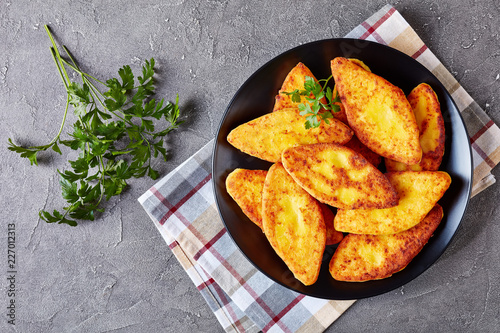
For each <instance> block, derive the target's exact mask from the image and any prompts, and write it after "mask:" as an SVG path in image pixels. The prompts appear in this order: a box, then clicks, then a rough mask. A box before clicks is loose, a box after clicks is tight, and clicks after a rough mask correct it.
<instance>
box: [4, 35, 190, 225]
mask: <svg viewBox="0 0 500 333" xmlns="http://www.w3.org/2000/svg"><path fill="white" fill-rule="evenodd" d="M45 30H46V31H47V34H48V36H49V38H50V41H51V43H52V47H51V52H52V57H53V59H54V62H55V64H56V67H57V70H58V72H59V75H60V76H61V79H62V82H63V84H64V87H65V88H66V92H67V99H66V107H65V110H64V114H63V119H62V123H61V126H60V128H59V132H58V133H57V134H56V136H55V137H54V139H52V141H50V142H49V143H48V144H46V145H43V146H34V147H21V146H18V145H16V144H14V143H13V142H12V140H11V139H10V138H9V147H8V149H9V150H12V151H14V152H16V153H19V154H21V157H25V158H28V159H29V160H30V162H31V165H33V164H36V165H38V162H37V154H38V153H39V152H41V151H45V150H48V149H49V148H50V149H52V150H54V151H55V152H57V153H59V154H62V153H61V150H60V145H63V146H67V147H70V148H71V149H73V150H77V151H79V152H80V153H79V156H78V158H77V159H76V160H74V161H69V164H70V165H71V170H64V171H63V172H61V171H59V170H57V172H58V173H59V175H60V184H61V188H62V197H63V198H64V199H65V200H66V201H67V202H68V205H67V206H66V207H64V208H63V210H62V212H60V211H57V210H54V211H53V212H52V213H50V212H48V211H44V210H42V211H40V213H39V215H40V218H41V219H43V220H44V221H46V222H48V223H65V224H68V225H71V226H76V225H77V222H76V220H91V221H93V220H94V219H95V217H96V213H97V212H103V211H104V209H103V208H102V207H101V204H102V202H103V199H106V200H109V199H110V198H111V197H113V196H115V195H119V194H120V193H121V192H122V191H123V189H124V188H125V187H126V186H127V182H126V181H127V179H130V178H132V177H135V178H139V177H143V176H145V175H148V176H149V177H151V178H152V179H157V178H158V176H159V174H158V171H156V170H155V169H153V168H152V166H151V160H152V158H156V157H158V156H161V157H162V158H163V159H164V160H166V159H167V150H166V148H165V147H164V146H163V138H164V137H165V136H166V135H167V134H168V133H170V132H171V131H172V130H174V129H176V128H177V127H179V125H180V124H181V123H182V121H179V96H177V98H176V101H175V104H173V103H171V102H165V101H164V99H161V100H160V101H157V100H155V99H154V98H153V97H152V96H153V95H154V93H155V91H154V78H153V75H154V74H155V71H154V65H155V61H154V59H153V58H151V60H149V61H147V60H146V62H145V65H144V66H142V76H138V77H137V81H138V82H136V81H135V77H134V74H133V73H132V70H131V68H130V66H123V67H122V68H120V69H119V71H118V76H119V78H111V79H109V80H107V81H106V82H101V81H99V80H98V79H96V78H94V77H92V76H91V75H89V74H87V73H85V72H83V71H82V70H81V69H80V67H79V66H78V65H77V63H76V62H75V60H74V59H73V58H72V56H71V54H70V53H69V51H68V50H67V49H66V47H64V46H62V49H63V50H64V53H65V56H66V58H63V57H62V56H61V54H60V52H59V49H58V47H57V46H56V43H55V41H54V39H53V37H52V34H51V33H50V30H49V28H48V27H47V26H45ZM68 70H72V71H74V72H76V73H77V74H79V76H80V78H81V83H77V82H73V81H71V79H70V77H69V75H68V72H67V71H68ZM99 87H101V90H100V88H99ZM101 91H104V92H101ZM70 105H71V106H72V107H73V108H74V112H75V115H76V116H77V117H78V120H77V121H76V122H75V123H74V124H73V132H72V133H69V136H70V138H69V139H67V140H63V139H62V138H61V134H62V132H63V128H64V125H65V122H66V116H67V114H68V109H69V106H70ZM153 119H156V120H158V121H159V120H160V119H164V120H165V121H166V124H165V125H163V128H162V129H161V130H155V123H154V121H153Z"/></svg>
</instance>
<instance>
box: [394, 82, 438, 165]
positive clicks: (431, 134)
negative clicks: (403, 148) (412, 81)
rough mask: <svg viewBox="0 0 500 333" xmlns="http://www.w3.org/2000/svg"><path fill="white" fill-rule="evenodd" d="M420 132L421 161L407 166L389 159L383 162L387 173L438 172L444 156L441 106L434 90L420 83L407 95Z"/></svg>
mask: <svg viewBox="0 0 500 333" xmlns="http://www.w3.org/2000/svg"><path fill="white" fill-rule="evenodd" d="M408 102H410V105H411V107H412V109H413V113H414V114H415V119H416V120H417V124H418V128H419V130H420V146H421V147H422V160H421V161H420V163H418V164H413V165H407V164H403V163H401V162H396V161H393V160H391V159H386V160H385V166H386V168H387V171H404V170H413V171H421V170H430V171H434V170H439V166H440V165H441V161H442V159H443V155H444V135H445V133H444V119H443V115H442V114H441V105H440V104H439V100H438V97H437V95H436V93H435V92H434V90H432V88H431V87H430V86H429V85H428V84H427V83H421V84H419V85H418V86H417V87H416V88H415V89H413V90H412V91H411V93H410V94H409V95H408Z"/></svg>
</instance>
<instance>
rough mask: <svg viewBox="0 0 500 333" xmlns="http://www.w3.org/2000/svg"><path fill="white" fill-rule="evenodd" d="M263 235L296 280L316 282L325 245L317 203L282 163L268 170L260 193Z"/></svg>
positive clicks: (322, 221)
mask: <svg viewBox="0 0 500 333" xmlns="http://www.w3.org/2000/svg"><path fill="white" fill-rule="evenodd" d="M262 222H263V229H264V233H265V235H266V237H267V239H268V240H269V243H270V244H271V246H272V247H273V249H274V250H275V251H276V253H277V254H278V256H279V257H280V258H281V259H283V261H284V262H285V264H286V265H287V266H288V268H289V269H290V271H292V273H293V275H294V276H295V278H297V280H299V281H300V282H302V283H303V284H304V285H306V286H308V285H311V284H313V283H314V282H316V280H317V278H318V274H319V270H320V267H321V261H322V258H323V252H324V250H325V243H326V227H325V222H324V220H323V213H322V211H321V208H320V206H319V203H318V202H317V200H315V199H314V198H313V197H311V196H310V195H309V193H307V192H306V191H304V190H303V189H302V188H301V187H300V186H299V185H298V184H297V183H295V181H294V180H293V178H292V177H291V176H290V175H289V174H288V173H287V172H286V170H285V168H283V166H282V165H281V163H276V164H274V165H272V166H271V168H270V169H269V172H268V174H267V177H266V180H265V182H264V189H263V192H262Z"/></svg>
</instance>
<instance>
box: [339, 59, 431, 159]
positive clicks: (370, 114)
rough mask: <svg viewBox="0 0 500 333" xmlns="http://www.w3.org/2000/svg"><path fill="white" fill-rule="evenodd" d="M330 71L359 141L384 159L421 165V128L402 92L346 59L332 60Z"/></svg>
mask: <svg viewBox="0 0 500 333" xmlns="http://www.w3.org/2000/svg"><path fill="white" fill-rule="evenodd" d="M331 69H332V74H333V77H334V79H335V84H336V87H337V90H338V92H339V96H340V99H341V101H342V104H343V105H344V107H345V111H346V115H347V120H348V122H349V125H350V127H351V128H352V129H353V130H354V132H355V133H356V136H357V137H358V139H359V140H360V141H361V142H362V143H363V144H364V145H366V146H367V147H368V148H370V149H371V150H373V151H374V152H376V153H377V154H379V155H381V156H383V157H386V158H390V159H393V160H397V161H400V162H403V163H406V164H416V163H418V162H419V161H420V159H421V157H422V149H421V147H420V142H419V131H418V126H417V123H416V120H415V115H414V114H413V111H412V109H411V106H410V104H409V103H408V101H407V99H406V96H405V95H404V93H403V91H402V90H401V89H400V88H398V87H396V86H394V85H393V84H391V83H390V82H389V81H387V80H385V79H384V78H382V77H380V76H378V75H376V74H373V73H371V72H369V71H367V70H365V69H363V68H361V67H360V66H358V65H356V64H354V63H353V62H351V61H349V60H348V59H346V58H341V57H338V58H335V59H333V60H332V61H331Z"/></svg>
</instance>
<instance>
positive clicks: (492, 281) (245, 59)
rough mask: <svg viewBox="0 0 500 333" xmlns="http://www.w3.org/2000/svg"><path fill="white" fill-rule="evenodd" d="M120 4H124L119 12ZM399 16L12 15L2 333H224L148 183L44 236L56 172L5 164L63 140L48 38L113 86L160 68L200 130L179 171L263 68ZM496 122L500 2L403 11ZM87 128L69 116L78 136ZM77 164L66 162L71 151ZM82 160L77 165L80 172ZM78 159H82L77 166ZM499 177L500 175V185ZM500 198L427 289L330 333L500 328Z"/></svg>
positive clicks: (178, 136)
mask: <svg viewBox="0 0 500 333" xmlns="http://www.w3.org/2000/svg"><path fill="white" fill-rule="evenodd" d="M118 3H119V4H118ZM385 4H386V2H385V1H380V0H377V1H375V0H374V1H359V0H350V1H345V2H344V1H335V0H328V1H325V0H321V1H310V2H308V1H284V0H275V1H267V2H260V1H259V2H249V1H241V0H236V1H209V0H185V1H184V0H177V1H150V0H149V1H148V0H144V1H140V0H139V1H129V0H124V1H120V2H111V1H109V2H106V1H91V0H81V1H76V0H74V1H56V0H46V1H41V0H39V1H27V0H24V1H10V0H1V1H0V111H1V112H0V126H1V130H0V143H1V144H2V147H1V149H0V156H1V159H0V181H1V199H0V200H1V208H2V223H1V228H0V238H1V239H2V241H1V242H0V244H2V245H0V253H4V254H3V255H2V256H1V258H0V267H2V269H0V280H2V281H3V282H2V283H1V286H0V288H1V289H0V295H1V296H0V309H4V310H1V311H0V314H1V315H0V331H1V332H14V331H16V329H17V332H110V331H113V332H186V333H187V332H221V331H222V329H221V328H220V327H219V325H218V322H217V320H216V319H215V317H214V316H213V314H212V313H211V312H210V310H209V309H208V307H207V306H206V304H205V303H204V301H203V299H202V298H201V297H200V296H199V295H198V292H197V291H196V288H195V287H194V286H193V285H192V283H191V281H190V280H189V278H188V277H187V275H186V274H185V273H184V272H183V270H182V268H181V267H180V265H179V264H178V263H177V261H176V260H175V258H174V257H173V256H172V254H171V253H170V251H169V249H168V248H167V246H166V245H165V244H164V242H163V240H162V238H161V237H160V235H159V233H158V232H157V231H156V229H155V228H154V226H153V224H152V223H151V221H150V220H149V218H148V217H147V215H146V213H145V212H144V211H143V210H142V208H141V207H140V205H139V204H138V203H137V201H136V199H137V198H138V197H139V196H140V195H141V194H142V193H143V192H144V191H146V190H147V189H148V188H149V187H150V186H151V185H152V184H153V183H154V182H153V181H152V180H150V179H140V180H134V181H132V182H131V187H130V189H129V190H128V191H126V193H124V194H122V195H121V196H120V197H119V198H118V199H116V200H112V201H111V202H109V204H108V206H107V211H106V213H105V214H104V216H103V217H102V218H101V219H99V220H98V221H95V222H93V223H82V224H81V225H79V226H78V227H76V228H70V227H67V226H65V225H49V224H46V223H45V222H43V221H40V220H39V219H38V216H37V212H38V211H39V210H40V209H53V208H56V207H61V205H62V202H61V199H59V191H60V189H59V185H58V177H57V175H56V173H55V169H56V168H64V167H65V161H66V158H67V156H66V155H63V156H59V155H54V154H45V155H44V156H43V158H41V163H40V166H38V167H32V166H30V165H29V162H28V161H27V160H21V159H20V158H19V157H18V156H17V155H16V154H14V153H12V152H10V151H7V149H6V143H7V138H9V137H10V138H13V139H14V140H15V141H17V142H20V143H27V144H41V143H44V142H47V141H49V140H50V139H51V138H52V136H53V135H54V134H55V133H56V132H57V129H58V126H59V121H60V116H61V114H62V111H63V108H64V103H65V95H64V88H63V86H62V84H61V82H60V79H59V77H58V75H57V73H56V70H55V67H54V63H53V62H52V59H51V56H50V52H49V46H50V42H49V40H48V38H47V36H46V34H45V31H44V29H43V25H44V24H49V25H50V26H51V27H52V29H53V31H54V34H55V36H56V37H57V40H58V41H60V42H63V43H64V44H65V45H67V46H68V48H69V49H70V50H71V51H72V52H73V54H74V56H75V57H76V59H78V60H79V62H80V64H81V66H82V67H83V69H85V70H86V71H87V72H89V73H93V74H95V75H96V76H98V77H99V78H108V77H111V76H112V75H115V73H116V71H117V69H118V68H119V67H121V66H122V65H125V64H131V65H132V67H133V68H134V69H136V70H137V69H138V68H139V66H140V64H142V63H143V61H144V60H145V59H149V58H151V57H155V59H156V60H157V65H158V66H157V67H158V69H159V74H160V75H159V76H158V78H159V82H158V91H159V93H160V94H161V95H163V96H166V97H167V98H168V99H171V100H172V99H174V98H175V95H176V93H179V94H180V98H181V103H182V109H183V111H184V113H183V117H184V118H185V119H186V123H185V125H184V126H182V128H181V129H180V130H179V131H177V132H175V133H172V135H170V137H169V140H168V147H169V149H170V152H171V158H170V160H169V161H168V162H167V163H159V162H157V164H159V165H158V166H159V168H160V170H161V171H162V174H166V173H168V171H170V170H172V169H173V168H175V167H176V166H177V165H179V164H180V163H181V162H182V161H184V160H185V159H186V158H188V157H189V156H190V155H191V154H193V153H194V152H195V151H197V150H198V149H199V148H201V147H202V146H203V145H204V144H205V143H206V142H208V141H209V140H210V139H211V138H213V137H214V135H215V133H216V130H217V126H218V124H219V121H220V119H221V116H222V114H223V111H224V110H225V107H226V105H227V104H228V103H229V101H230V99H231V97H232V95H233V94H234V93H235V92H236V90H237V89H238V87H239V86H240V85H241V84H242V83H243V82H244V81H245V80H246V78H247V77H248V76H249V75H251V74H252V73H253V72H254V71H255V70H256V69H257V68H259V67H260V66H261V65H262V64H264V63H265V62H267V61H268V60H270V59H271V58H273V57H274V56H276V55H278V54H280V53H281V52H283V51H285V50H287V49H289V48H292V47H294V46H297V45H299V44H301V43H305V42H309V41H314V40H317V39H324V38H330V37H342V36H344V35H345V34H346V33H347V32H349V31H350V30H351V29H352V28H353V27H355V26H356V25H357V24H359V23H360V22H362V21H363V20H364V19H366V18H367V17H369V16H370V15H371V14H372V13H373V12H375V11H377V10H378V9H380V8H381V7H382V6H383V5H385ZM392 4H393V5H394V6H395V7H396V8H397V9H398V10H399V11H400V12H401V13H402V15H403V16H404V17H405V18H406V19H407V20H408V21H409V23H410V24H411V25H412V26H413V28H414V29H415V30H416V31H417V32H418V33H419V35H420V36H421V37H422V39H423V40H424V42H426V43H427V45H428V46H429V47H430V49H431V50H432V51H433V52H434V53H435V54H436V55H437V56H438V58H439V59H440V60H441V61H442V62H443V63H444V65H445V66H446V67H447V68H448V69H449V70H450V71H451V72H452V73H453V75H455V76H456V78H457V79H458V80H459V81H460V83H461V84H462V85H463V86H464V88H465V89H466V90H467V91H468V92H469V93H470V94H471V95H472V97H473V98H474V99H475V100H476V101H477V102H478V103H479V105H480V106H482V107H483V108H484V109H485V110H486V112H487V113H488V114H489V115H490V116H491V117H492V118H493V119H494V120H495V121H496V122H497V123H500V97H499V90H500V47H499V46H500V22H499V20H500V19H499V18H500V5H499V2H498V1H497V0H485V1H473V0H459V1H457V0H444V1H429V0H421V1H409V0H408V1H395V2H393V3H392ZM72 120H74V118H73V117H72V116H70V119H69V122H70V123H72ZM65 154H66V151H65ZM70 157H71V156H70ZM73 157H74V156H73ZM494 174H495V175H496V177H499V176H500V169H499V168H497V169H495V170H494ZM499 190H500V185H498V184H495V185H494V186H492V187H490V188H489V189H487V190H486V191H485V192H483V193H482V194H480V195H479V196H477V197H475V198H474V199H473V200H472V201H471V204H470V206H469V209H468V211H467V213H466V215H465V218H464V220H463V222H462V225H461V227H460V229H459V231H458V233H457V235H456V237H455V238H454V239H453V241H452V243H451V245H450V246H449V248H448V249H447V250H446V252H445V253H444V255H443V256H442V257H441V258H440V259H439V260H438V261H437V262H436V264H435V265H433V266H432V267H431V268H430V269H429V270H427V271H426V272H425V273H424V274H423V275H421V276H420V277H419V278H417V279H416V280H414V281H412V282H411V283H409V284H407V285H405V286H404V287H401V288H399V289H398V290H395V291H392V292H389V293H387V294H384V295H381V296H378V297H373V298H370V299H365V300H361V301H359V302H357V303H356V304H355V305H354V306H352V307H351V308H350V309H349V310H348V311H347V312H346V313H345V314H344V315H343V316H342V317H341V318H340V319H339V320H338V321H337V322H335V323H334V324H333V325H332V327H330V329H329V330H328V331H329V332H365V331H378V332H417V331H418V332H420V331H428V332H430V331H432V332H470V331H473V332H494V331H497V329H498V327H500V319H499V318H500V313H499V309H500V300H499V299H500V298H499V294H500V283H499V279H498V276H499V275H500V251H499V250H498V244H500V227H499V224H500V210H499V205H498V202H499V201H500V195H499ZM12 222H14V223H16V228H17V239H16V242H17V265H18V272H19V273H18V281H17V287H18V293H17V296H16V300H17V306H18V308H17V325H16V327H15V328H14V327H12V326H11V325H7V323H6V321H7V320H6V315H5V314H4V313H6V310H5V308H6V278H5V276H6V273H2V272H5V271H6V264H7V258H6V254H5V253H6V248H7V247H6V234H7V224H8V223H12Z"/></svg>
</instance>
